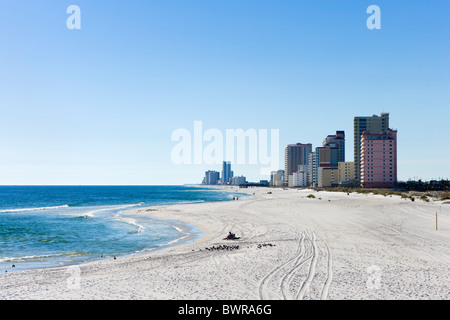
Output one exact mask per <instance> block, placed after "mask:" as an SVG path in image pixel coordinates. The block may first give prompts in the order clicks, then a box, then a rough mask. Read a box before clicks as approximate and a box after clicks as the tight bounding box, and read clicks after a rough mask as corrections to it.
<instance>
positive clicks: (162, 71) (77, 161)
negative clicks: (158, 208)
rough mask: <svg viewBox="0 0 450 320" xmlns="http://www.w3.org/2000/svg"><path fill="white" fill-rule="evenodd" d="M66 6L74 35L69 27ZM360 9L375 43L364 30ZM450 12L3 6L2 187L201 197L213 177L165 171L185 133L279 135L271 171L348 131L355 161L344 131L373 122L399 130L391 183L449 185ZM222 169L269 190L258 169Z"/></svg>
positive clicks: (266, 0) (434, 5) (268, 4)
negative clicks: (374, 21)
mask: <svg viewBox="0 0 450 320" xmlns="http://www.w3.org/2000/svg"><path fill="white" fill-rule="evenodd" d="M70 5H77V6H78V7H79V8H80V12H81V15H80V19H79V21H80V23H81V24H80V26H81V28H80V29H69V28H68V27H67V20H68V19H69V20H70V19H71V17H72V12H69V13H67V8H68V7H69V6H70ZM370 5H377V6H378V7H379V8H380V18H381V19H380V26H381V29H369V28H368V27H367V24H366V22H367V20H368V19H369V18H370V17H371V14H372V12H371V13H367V8H368V7H369V6H370ZM449 11H450V1H448V0H433V1H418V0H409V1H404V0H396V1H384V0H371V1H365V0H355V1H325V0H306V1H302V0H295V1H294V0H276V1H275V0H214V1H213V0H170V1H167V0H157V1H156V0H145V1H144V0H142V1H139V0H135V1H124V0H116V1H100V0H89V1H87V0H86V1H82V0H70V1H65V0H52V1H50V0H42V1H31V0H28V1H24V0H2V1H1V6H0V184H2V185H27V184H31V185H42V184H43V185H46V184H47V185H91V184H92V185H168V184H189V183H200V182H201V180H202V178H203V176H204V172H205V171H206V170H216V171H220V170H221V166H220V164H215V163H213V164H211V163H205V161H201V162H200V163H197V164H195V163H191V164H188V163H181V164H178V163H176V161H174V159H173V150H174V148H175V147H176V146H177V144H178V142H177V141H172V134H173V133H174V132H176V130H177V129H184V130H185V131H187V132H189V133H191V138H192V141H194V137H193V136H194V133H195V132H194V131H195V130H194V122H195V121H201V123H202V127H203V132H204V131H206V130H208V129H214V130H216V131H215V132H221V133H223V136H224V137H225V133H226V130H227V129H228V130H235V129H243V130H254V131H255V132H258V133H259V132H261V131H262V130H263V129H266V130H268V132H269V133H270V132H271V131H270V130H278V132H279V139H278V141H277V143H278V147H279V148H278V162H279V169H284V146H285V145H287V144H292V143H297V142H301V143H311V144H312V145H313V148H315V147H318V146H321V144H322V140H323V139H324V138H325V137H326V136H327V135H329V134H334V133H335V132H336V130H344V131H345V134H346V161H353V118H354V117H355V116H370V115H373V114H377V115H379V114H380V113H381V112H388V113H389V114H390V126H391V128H393V129H397V130H398V178H399V180H407V179H410V178H411V179H414V178H416V179H417V178H421V179H423V180H429V179H438V178H450V147H449V145H450V144H449V138H450V125H449V119H450V103H449V102H450V41H449V35H450V19H449V15H448V12H449ZM70 21H72V20H70ZM269 137H270V135H269ZM201 138H202V136H200V139H201ZM180 141H181V140H180ZM225 142H226V141H225ZM192 144H194V143H192ZM206 145H207V143H206V142H205V143H204V144H203V148H204V147H205V146H206ZM202 150H203V149H202ZM274 154H276V152H274ZM225 157H226V156H225ZM224 160H232V161H233V159H224ZM232 170H233V171H234V174H235V175H244V176H247V179H248V180H250V181H258V180H260V179H269V176H267V175H263V174H261V163H260V161H259V159H258V163H256V164H250V163H249V161H247V162H245V163H243V164H235V163H233V164H232Z"/></svg>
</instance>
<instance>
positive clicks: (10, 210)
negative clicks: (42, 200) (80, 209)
mask: <svg viewBox="0 0 450 320" xmlns="http://www.w3.org/2000/svg"><path fill="white" fill-rule="evenodd" d="M63 208H69V205H68V204H65V205H62V206H53V207H39V208H19V209H5V210H0V213H14V212H26V211H40V210H51V209H63Z"/></svg>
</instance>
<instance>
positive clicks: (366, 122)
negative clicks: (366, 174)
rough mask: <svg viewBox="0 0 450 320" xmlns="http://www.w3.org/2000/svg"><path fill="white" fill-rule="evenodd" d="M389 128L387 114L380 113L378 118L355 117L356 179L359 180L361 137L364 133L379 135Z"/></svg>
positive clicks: (374, 116)
mask: <svg viewBox="0 0 450 320" xmlns="http://www.w3.org/2000/svg"><path fill="white" fill-rule="evenodd" d="M388 128H389V113H382V114H381V115H380V116H377V115H373V116H371V117H355V118H354V120H353V131H354V143H353V144H354V161H355V172H356V179H357V181H360V179H361V164H360V161H361V135H362V134H363V132H364V131H368V132H370V133H373V134H381V133H382V132H383V131H385V130H387V129H388Z"/></svg>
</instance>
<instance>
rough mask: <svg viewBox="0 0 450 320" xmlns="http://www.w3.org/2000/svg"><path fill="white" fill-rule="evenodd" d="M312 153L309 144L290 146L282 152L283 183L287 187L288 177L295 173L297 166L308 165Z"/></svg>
mask: <svg viewBox="0 0 450 320" xmlns="http://www.w3.org/2000/svg"><path fill="white" fill-rule="evenodd" d="M311 151H312V144H311V143H305V144H303V143H297V144H290V145H287V146H286V147H285V151H284V165H285V169H284V179H285V180H284V183H285V185H288V183H289V176H290V175H291V174H292V173H293V172H297V170H298V166H299V165H308V160H309V154H310V153H311Z"/></svg>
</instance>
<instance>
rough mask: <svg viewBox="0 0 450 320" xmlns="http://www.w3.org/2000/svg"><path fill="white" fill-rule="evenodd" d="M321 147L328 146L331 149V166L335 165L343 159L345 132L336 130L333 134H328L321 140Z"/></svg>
mask: <svg viewBox="0 0 450 320" xmlns="http://www.w3.org/2000/svg"><path fill="white" fill-rule="evenodd" d="M322 146H323V147H327V146H328V147H330V148H331V150H333V152H332V154H331V157H330V162H331V166H332V167H337V166H338V162H344V161H345V132H344V131H336V134H334V135H328V136H327V137H326V138H325V139H324V140H323V142H322Z"/></svg>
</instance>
